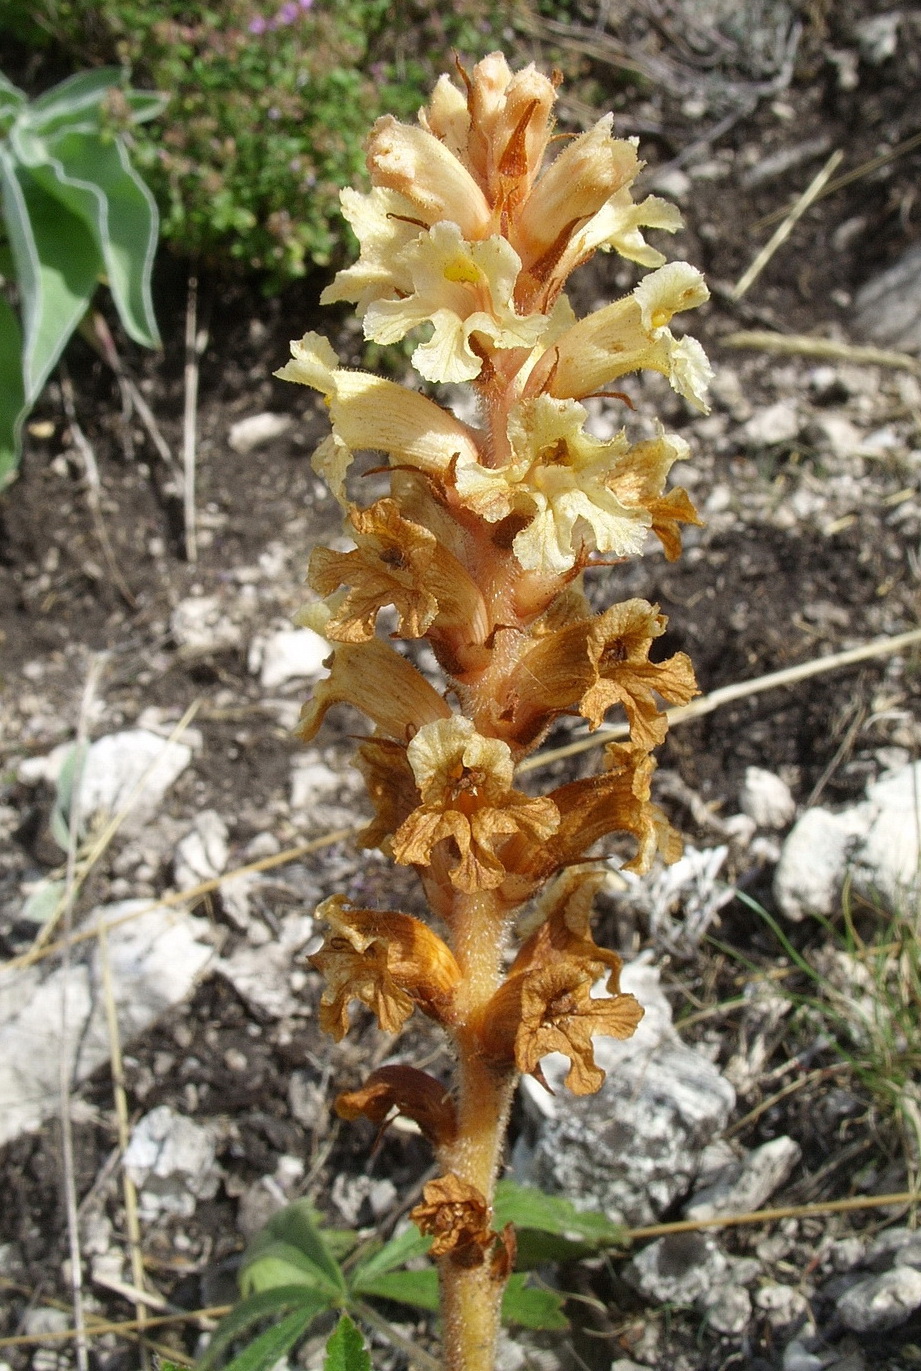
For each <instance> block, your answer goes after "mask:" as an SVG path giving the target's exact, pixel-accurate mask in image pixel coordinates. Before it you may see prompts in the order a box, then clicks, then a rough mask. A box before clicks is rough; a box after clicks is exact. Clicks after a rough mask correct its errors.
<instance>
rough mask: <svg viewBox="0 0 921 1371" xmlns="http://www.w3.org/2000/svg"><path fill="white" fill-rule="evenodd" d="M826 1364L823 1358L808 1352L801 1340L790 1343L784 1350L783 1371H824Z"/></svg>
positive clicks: (795, 1339)
mask: <svg viewBox="0 0 921 1371" xmlns="http://www.w3.org/2000/svg"><path fill="white" fill-rule="evenodd" d="M825 1364H826V1363H825V1361H824V1360H823V1359H822V1357H819V1356H816V1354H815V1352H810V1351H808V1350H807V1348H805V1347H804V1346H803V1344H802V1343H801V1342H800V1340H799V1338H794V1339H793V1341H792V1342H788V1343H787V1345H786V1347H785V1348H784V1350H783V1362H782V1363H781V1365H782V1371H822V1368H823V1367H824V1366H825Z"/></svg>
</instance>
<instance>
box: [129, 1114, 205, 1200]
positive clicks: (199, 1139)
mask: <svg viewBox="0 0 921 1371" xmlns="http://www.w3.org/2000/svg"><path fill="white" fill-rule="evenodd" d="M215 1143H216V1139H215V1135H214V1130H213V1129H212V1128H209V1127H206V1126H204V1125H202V1124H199V1123H196V1122H195V1120H194V1119H190V1118H187V1117H186V1115H184V1114H179V1113H177V1112H176V1110H174V1109H172V1108H171V1107H170V1106H169V1105H168V1104H161V1105H158V1106H157V1108H156V1109H152V1110H151V1111H150V1113H149V1114H145V1115H144V1117H143V1118H141V1119H139V1120H138V1122H137V1123H136V1124H135V1126H134V1128H133V1129H132V1131H131V1137H130V1139H129V1142H128V1146H127V1148H126V1149H125V1154H124V1157H123V1158H122V1164H123V1166H124V1167H125V1170H126V1171H127V1173H128V1175H129V1176H130V1177H131V1179H132V1181H133V1182H134V1184H135V1185H136V1186H137V1188H138V1202H139V1205H138V1207H139V1210H140V1215H141V1218H143V1219H146V1220H148V1221H151V1220H153V1219H157V1218H159V1217H160V1215H161V1214H176V1215H179V1216H180V1217H182V1218H191V1216H192V1215H193V1214H194V1213H195V1205H196V1202H197V1201H198V1200H207V1199H211V1197H212V1196H213V1195H214V1194H215V1193H216V1191H217V1188H218V1185H219V1184H220V1171H219V1169H218V1167H217V1165H216V1161H215V1157H216V1146H215Z"/></svg>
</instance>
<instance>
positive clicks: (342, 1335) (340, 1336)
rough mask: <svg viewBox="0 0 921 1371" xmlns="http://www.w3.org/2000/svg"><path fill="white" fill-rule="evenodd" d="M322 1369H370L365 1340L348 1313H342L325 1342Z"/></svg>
mask: <svg viewBox="0 0 921 1371" xmlns="http://www.w3.org/2000/svg"><path fill="white" fill-rule="evenodd" d="M323 1371H371V1358H370V1357H369V1356H368V1352H367V1349H366V1347H365V1340H364V1338H363V1337H362V1336H361V1333H360V1332H359V1331H358V1329H357V1328H356V1327H355V1325H354V1323H353V1322H352V1320H351V1319H350V1318H349V1316H348V1314H343V1315H342V1318H341V1319H340V1320H339V1322H338V1323H337V1324H336V1327H335V1328H334V1329H333V1332H332V1334H331V1336H330V1339H329V1342H328V1343H327V1344H326V1360H325V1362H324V1363H323Z"/></svg>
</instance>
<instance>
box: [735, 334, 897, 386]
mask: <svg viewBox="0 0 921 1371" xmlns="http://www.w3.org/2000/svg"><path fill="white" fill-rule="evenodd" d="M720 341H721V344H722V346H723V347H727V348H753V349H755V350H758V351H761V352H777V353H780V354H781V355H782V356H786V357H821V358H823V359H824V360H825V361H829V362H852V363H853V364H854V365H855V366H870V367H895V368H897V369H899V370H902V371H911V372H914V374H915V375H916V376H921V362H919V361H918V358H917V357H912V356H911V355H910V354H909V353H907V352H894V351H892V350H890V349H889V348H874V347H860V346H857V345H855V344H852V343H841V342H838V341H837V339H834V338H811V337H810V336H809V335H808V334H806V333H769V332H768V331H767V330H766V329H746V330H742V331H741V332H739V333H730V334H728V335H727V336H726V337H725V338H722V339H721V340H720Z"/></svg>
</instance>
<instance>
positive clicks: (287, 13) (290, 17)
mask: <svg viewBox="0 0 921 1371" xmlns="http://www.w3.org/2000/svg"><path fill="white" fill-rule="evenodd" d="M300 12H301V10H300V5H298V4H297V3H296V0H288V4H286V5H282V7H281V9H280V10H279V11H278V14H277V15H276V16H275V18H276V20H277V22H278V23H279V24H293V23H294V21H295V19H297V17H298V15H299V14H300Z"/></svg>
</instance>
